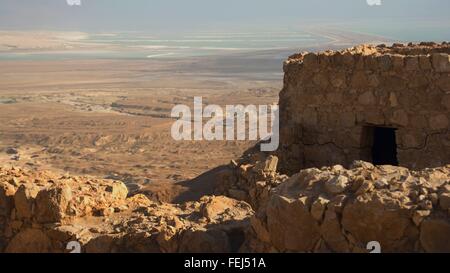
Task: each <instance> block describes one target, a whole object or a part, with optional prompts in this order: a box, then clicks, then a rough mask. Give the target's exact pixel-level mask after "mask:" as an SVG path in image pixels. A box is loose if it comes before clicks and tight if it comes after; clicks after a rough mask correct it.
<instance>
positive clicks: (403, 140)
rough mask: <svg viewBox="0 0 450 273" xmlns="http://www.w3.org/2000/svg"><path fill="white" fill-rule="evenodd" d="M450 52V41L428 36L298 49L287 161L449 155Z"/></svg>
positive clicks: (289, 93)
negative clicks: (411, 41) (424, 40)
mask: <svg viewBox="0 0 450 273" xmlns="http://www.w3.org/2000/svg"><path fill="white" fill-rule="evenodd" d="M449 53H450V44H448V43H442V44H435V43H421V44H419V45H413V44H410V45H408V46H405V45H403V44H394V45H393V46H392V47H386V46H384V45H380V46H357V47H354V48H350V49H347V50H343V51H338V52H335V51H326V52H322V53H318V54H316V53H301V54H296V55H293V56H291V57H290V58H289V59H288V60H287V61H286V62H285V66H284V70H285V79H284V88H283V90H282V91H281V94H280V111H281V113H280V114H281V117H280V123H281V136H280V141H281V145H283V147H282V150H281V152H280V157H281V161H282V167H283V169H284V170H286V171H288V172H289V173H293V172H297V171H298V170H300V169H302V168H307V167H322V166H331V165H334V164H343V165H344V166H349V164H351V162H352V161H353V160H364V161H368V162H373V163H375V164H379V165H383V164H389V165H400V166H404V167H408V168H412V169H421V168H425V167H438V166H443V165H444V164H447V163H449V162H450V133H449V125H450V123H449V119H450V60H449Z"/></svg>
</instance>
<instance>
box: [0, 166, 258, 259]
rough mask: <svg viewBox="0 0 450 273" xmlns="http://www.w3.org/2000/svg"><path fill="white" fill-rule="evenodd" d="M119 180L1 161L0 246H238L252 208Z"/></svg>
mask: <svg viewBox="0 0 450 273" xmlns="http://www.w3.org/2000/svg"><path fill="white" fill-rule="evenodd" d="M127 195H128V191H127V188H126V187H125V185H124V184H123V183H121V182H116V181H112V180H100V179H94V178H87V177H73V176H62V177H61V176H57V175H54V174H52V173H49V172H41V173H36V172H29V171H25V170H20V169H3V168H0V252H2V251H4V252H66V251H68V250H66V247H67V244H68V243H70V242H75V244H79V246H80V247H81V251H83V252H235V251H237V250H238V248H239V247H240V245H241V244H242V242H243V241H244V230H245V228H246V227H248V224H249V217H250V216H251V215H252V214H253V211H252V209H251V207H250V206H249V205H248V204H247V203H244V202H240V201H236V200H233V199H229V198H227V197H203V198H202V199H201V200H199V201H198V202H189V203H186V204H183V205H171V204H160V203H155V202H152V201H150V200H149V199H147V197H145V196H143V195H134V196H127Z"/></svg>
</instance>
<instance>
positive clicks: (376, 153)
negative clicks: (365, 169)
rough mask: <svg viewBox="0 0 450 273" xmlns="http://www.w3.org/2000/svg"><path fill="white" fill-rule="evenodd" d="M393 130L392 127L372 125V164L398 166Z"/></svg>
mask: <svg viewBox="0 0 450 273" xmlns="http://www.w3.org/2000/svg"><path fill="white" fill-rule="evenodd" d="M395 130H396V129H394V128H385V127H373V145H372V162H373V164H375V165H393V166H398V159H397V141H396V136H395Z"/></svg>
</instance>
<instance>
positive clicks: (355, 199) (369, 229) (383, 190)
mask: <svg viewBox="0 0 450 273" xmlns="http://www.w3.org/2000/svg"><path fill="white" fill-rule="evenodd" d="M352 167H353V168H352V169H350V170H347V169H345V168H343V167H342V166H340V165H337V166H334V167H327V168H322V169H316V168H313V169H306V170H302V171H300V172H299V173H297V174H295V175H293V176H292V177H290V178H289V179H288V180H287V181H286V182H284V183H282V184H281V185H280V186H278V187H277V188H276V189H274V190H273V191H272V192H273V193H272V194H271V196H270V198H269V200H268V201H267V202H266V203H265V205H264V206H262V207H260V208H259V210H258V211H257V213H256V215H255V216H254V217H252V219H251V231H250V234H248V235H247V241H246V244H245V246H244V248H243V249H245V250H247V251H257V252H267V251H270V252H367V249H366V246H367V244H368V243H369V242H372V241H376V242H379V243H380V245H381V248H382V251H383V252H450V210H449V206H448V196H449V192H450V166H447V167H442V168H436V169H426V170H423V171H419V172H415V171H410V170H408V169H406V168H401V167H393V166H378V167H375V166H373V165H372V164H370V163H366V162H362V161H358V162H355V163H354V164H353V166H352Z"/></svg>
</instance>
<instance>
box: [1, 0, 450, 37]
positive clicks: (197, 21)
mask: <svg viewBox="0 0 450 273" xmlns="http://www.w3.org/2000/svg"><path fill="white" fill-rule="evenodd" d="M72 1H73V0H72ZM448 10H450V1H448V0H427V1H424V0H395V1H393V0H382V5H380V6H369V5H368V4H367V1H366V0H343V1H335V0H315V1H311V0H308V1H306V0H278V1H272V0H244V1H242V0H228V1H218V0H195V1H186V0H152V1H146V0H134V1H121V0H81V6H69V5H68V4H67V0H34V1H29V0H0V29H2V30H60V31H83V32H105V31H151V32H159V33H165V34H168V33H178V32H196V31H214V30H220V31H236V30H243V29H250V30H257V31H258V30H259V31H260V30H264V29H280V28H281V29H291V28H298V27H299V26H302V27H305V26H314V25H325V26H327V25H331V26H338V27H343V28H345V27H347V26H348V27H349V28H351V27H357V26H355V24H354V23H355V22H358V23H360V24H362V26H363V27H370V28H374V29H376V27H377V25H378V24H381V26H380V27H384V26H382V24H383V23H384V22H392V23H394V24H397V25H399V26H400V28H401V27H403V28H407V27H408V26H410V25H411V24H413V25H419V26H422V25H430V24H431V25H437V26H439V25H440V26H443V27H448V26H450V24H449V22H450V20H449V17H448Z"/></svg>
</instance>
